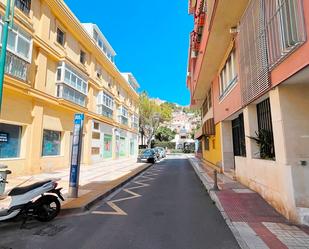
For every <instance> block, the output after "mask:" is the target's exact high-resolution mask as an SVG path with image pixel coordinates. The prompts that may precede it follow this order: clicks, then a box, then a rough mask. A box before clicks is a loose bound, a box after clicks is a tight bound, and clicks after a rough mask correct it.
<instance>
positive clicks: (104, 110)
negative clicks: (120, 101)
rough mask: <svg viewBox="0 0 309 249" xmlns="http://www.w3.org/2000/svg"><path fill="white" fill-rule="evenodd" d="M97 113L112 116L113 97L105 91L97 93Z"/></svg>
mask: <svg viewBox="0 0 309 249" xmlns="http://www.w3.org/2000/svg"><path fill="white" fill-rule="evenodd" d="M97 103H98V113H99V114H102V115H103V116H105V117H108V118H112V117H113V112H114V98H113V97H112V96H110V95H108V94H107V93H105V92H103V91H102V92H100V93H99V94H98V99H97Z"/></svg>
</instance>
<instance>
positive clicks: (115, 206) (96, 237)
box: [0, 157, 239, 249]
mask: <svg viewBox="0 0 309 249" xmlns="http://www.w3.org/2000/svg"><path fill="white" fill-rule="evenodd" d="M0 235H1V237H0V249H9V248H12V249H19V248H23V249H24V248H29V249H39V248H42V249H49V248H50V249H55V248H61V249H62V248H64V249H70V248H78V249H79V248H82V249H97V248H98V249H203V248H205V249H234V248H239V246H238V244H237V242H236V240H235V238H234V237H233V234H232V233H231V231H230V229H229V228H228V226H227V225H226V223H225V222H224V220H223V218H222V216H221V214H220V212H219V211H218V210H217V208H216V206H215V205H214V204H213V203H212V201H211V199H210V197H209V196H208V194H207V192H206V190H205V189H204V187H203V186H202V184H201V183H200V181H199V180H198V178H197V176H196V175H195V172H194V170H193V169H192V167H191V165H190V164H189V162H188V160H187V159H185V158H183V157H171V158H168V159H165V160H164V161H163V162H161V163H158V164H156V165H155V166H153V167H151V168H150V169H149V170H147V171H146V172H145V173H144V174H143V175H141V176H139V177H138V178H136V179H134V180H133V181H132V182H130V183H129V184H128V185H126V186H125V187H124V188H123V189H122V190H120V191H119V192H118V193H116V194H114V195H113V196H111V197H110V198H109V199H108V200H104V201H101V202H100V203H98V205H97V206H95V207H94V208H93V209H92V210H90V211H89V212H86V213H82V214H77V215H69V216H64V217H59V218H58V219H56V220H55V221H53V222H50V223H48V224H46V223H45V224H42V223H38V222H36V221H31V222H29V223H28V224H27V227H26V229H22V230H20V229H18V226H17V224H15V223H11V224H8V225H6V224H2V225H1V226H0Z"/></svg>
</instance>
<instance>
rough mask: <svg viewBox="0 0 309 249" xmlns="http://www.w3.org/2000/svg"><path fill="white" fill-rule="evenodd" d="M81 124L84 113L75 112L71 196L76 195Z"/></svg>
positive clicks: (82, 123) (74, 196) (81, 132)
mask: <svg viewBox="0 0 309 249" xmlns="http://www.w3.org/2000/svg"><path fill="white" fill-rule="evenodd" d="M83 125H84V114H82V113H78V114H75V118H74V130H73V139H72V153H71V170H70V190H69V195H70V197H71V198H76V197H78V185H79V169H80V158H81V147H82V136H83Z"/></svg>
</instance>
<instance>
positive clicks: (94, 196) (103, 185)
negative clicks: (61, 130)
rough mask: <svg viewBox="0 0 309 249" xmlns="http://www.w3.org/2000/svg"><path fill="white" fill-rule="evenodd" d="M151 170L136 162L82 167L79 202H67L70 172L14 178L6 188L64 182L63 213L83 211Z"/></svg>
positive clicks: (109, 162) (3, 201) (124, 161)
mask: <svg viewBox="0 0 309 249" xmlns="http://www.w3.org/2000/svg"><path fill="white" fill-rule="evenodd" d="M149 166H150V164H147V163H137V162H136V158H135V159H119V160H113V161H106V162H101V163H97V164H93V165H88V166H85V165H82V166H81V169H80V177H79V179H80V180H79V185H80V187H79V197H78V198H76V199H70V198H67V195H68V190H69V173H70V169H69V168H66V169H61V170H56V171H53V172H50V173H42V174H37V175H33V176H20V177H15V178H10V176H9V177H8V181H9V184H7V186H6V192H8V191H9V190H10V189H12V188H14V187H15V186H17V185H19V184H21V183H23V182H25V181H26V182H25V183H24V184H23V185H22V186H25V185H29V184H32V183H34V182H38V181H43V180H46V179H55V178H60V179H61V180H60V181H59V182H58V183H59V185H58V187H61V188H63V189H62V191H61V192H62V194H63V195H64V197H65V201H64V202H62V211H63V212H67V211H70V212H72V211H82V210H85V209H87V208H89V206H90V205H91V204H93V203H94V202H95V201H97V200H98V199H101V198H103V197H104V196H106V195H108V194H109V193H110V192H111V191H112V190H114V189H115V188H117V187H118V186H120V185H122V184H124V183H125V182H126V181H128V180H129V179H131V178H132V177H134V176H135V175H137V174H139V173H140V172H142V171H143V170H145V169H146V168H148V167H149ZM9 201H10V199H9V198H7V199H5V200H2V201H1V202H0V204H1V206H0V209H1V208H3V207H5V206H7V205H8V202H9Z"/></svg>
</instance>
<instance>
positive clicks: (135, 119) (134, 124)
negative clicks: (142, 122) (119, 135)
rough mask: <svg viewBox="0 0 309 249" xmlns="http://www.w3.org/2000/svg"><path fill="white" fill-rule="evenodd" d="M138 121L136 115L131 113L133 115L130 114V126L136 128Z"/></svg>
mask: <svg viewBox="0 0 309 249" xmlns="http://www.w3.org/2000/svg"><path fill="white" fill-rule="evenodd" d="M138 123H139V121H138V116H137V115H135V114H133V115H132V116H131V126H132V128H135V129H137V128H138Z"/></svg>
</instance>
